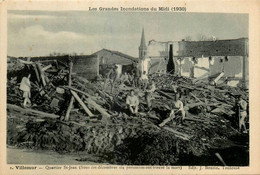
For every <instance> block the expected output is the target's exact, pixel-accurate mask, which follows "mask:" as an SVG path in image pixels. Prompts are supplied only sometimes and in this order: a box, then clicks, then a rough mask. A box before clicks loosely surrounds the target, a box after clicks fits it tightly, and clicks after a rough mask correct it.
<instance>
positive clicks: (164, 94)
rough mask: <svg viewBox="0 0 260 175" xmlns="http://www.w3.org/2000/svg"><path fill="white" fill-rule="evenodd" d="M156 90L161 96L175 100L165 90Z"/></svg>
mask: <svg viewBox="0 0 260 175" xmlns="http://www.w3.org/2000/svg"><path fill="white" fill-rule="evenodd" d="M156 92H159V93H160V94H162V95H163V96H165V97H168V98H170V99H172V100H175V98H174V97H172V96H170V95H168V94H166V93H165V92H162V91H160V90H156Z"/></svg>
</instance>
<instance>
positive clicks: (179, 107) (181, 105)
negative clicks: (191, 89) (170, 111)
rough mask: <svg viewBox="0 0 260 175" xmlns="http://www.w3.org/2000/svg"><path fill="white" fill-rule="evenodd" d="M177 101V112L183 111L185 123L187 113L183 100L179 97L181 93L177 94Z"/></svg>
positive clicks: (182, 118) (182, 115) (182, 120)
mask: <svg viewBox="0 0 260 175" xmlns="http://www.w3.org/2000/svg"><path fill="white" fill-rule="evenodd" d="M176 100H177V101H176V102H175V104H174V105H175V108H176V109H177V111H176V112H175V113H177V112H181V123H182V124H183V123H184V120H185V116H186V113H185V111H184V108H183V102H182V101H181V100H180V99H179V94H177V96H176Z"/></svg>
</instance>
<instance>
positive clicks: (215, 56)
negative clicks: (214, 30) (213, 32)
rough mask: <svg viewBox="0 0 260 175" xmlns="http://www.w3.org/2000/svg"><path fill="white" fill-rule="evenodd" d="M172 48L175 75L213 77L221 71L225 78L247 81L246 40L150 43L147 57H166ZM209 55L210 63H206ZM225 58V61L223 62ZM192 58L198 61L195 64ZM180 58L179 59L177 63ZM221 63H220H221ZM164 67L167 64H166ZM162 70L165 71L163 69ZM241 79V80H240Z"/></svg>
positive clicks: (157, 58)
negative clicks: (226, 57)
mask: <svg viewBox="0 0 260 175" xmlns="http://www.w3.org/2000/svg"><path fill="white" fill-rule="evenodd" d="M171 45H172V47H173V61H174V63H175V66H176V69H175V73H177V74H180V75H182V76H187V77H189V76H194V77H196V78H200V77H205V76H208V77H214V76H216V75H217V74H219V73H220V72H221V71H222V70H224V77H228V78H233V79H243V78H244V79H245V80H246V81H247V80H248V39H247V38H241V39H234V40H216V41H178V42H175V41H169V42H157V41H154V40H152V41H150V42H149V44H148V57H149V58H151V60H152V61H153V58H154V57H156V60H157V61H158V60H159V58H161V59H165V58H166V57H167V59H168V58H169V50H170V49H169V48H170V46H171ZM209 56H211V58H212V60H211V61H210V60H209ZM225 56H228V60H225ZM243 56H245V59H246V60H245V65H244V66H245V75H243ZM192 57H195V58H196V59H197V63H194V61H193V60H192ZM179 58H182V61H181V62H180V60H179ZM221 60H223V62H221ZM166 67H167V64H166ZM162 69H164V68H162ZM243 76H244V77H243Z"/></svg>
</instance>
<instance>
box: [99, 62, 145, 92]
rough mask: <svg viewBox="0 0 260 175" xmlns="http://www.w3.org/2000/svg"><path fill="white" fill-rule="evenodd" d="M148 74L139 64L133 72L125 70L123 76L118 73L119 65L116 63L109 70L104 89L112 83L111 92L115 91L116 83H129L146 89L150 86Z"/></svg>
mask: <svg viewBox="0 0 260 175" xmlns="http://www.w3.org/2000/svg"><path fill="white" fill-rule="evenodd" d="M148 82H149V81H148V75H147V72H146V71H143V72H142V73H141V71H140V69H139V68H138V67H137V65H135V66H134V68H133V69H132V71H131V73H127V72H124V73H123V74H122V75H121V76H119V75H118V71H117V66H116V65H114V66H113V67H112V68H111V69H110V70H109V72H108V73H107V74H106V79H105V83H104V89H106V88H107V85H108V84H110V86H111V89H110V92H111V93H113V89H114V87H115V84H119V86H120V85H121V86H122V85H124V84H125V85H128V86H132V87H138V88H141V87H142V88H143V90H145V89H146V88H147V86H148Z"/></svg>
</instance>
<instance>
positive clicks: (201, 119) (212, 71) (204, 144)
mask: <svg viewBox="0 0 260 175" xmlns="http://www.w3.org/2000/svg"><path fill="white" fill-rule="evenodd" d="M255 4H258V5H259V3H255ZM84 8H85V10H82V9H80V10H75V9H73V8H72V9H66V10H59V9H56V10H53V8H52V10H48V9H44V8H43V9H41V8H37V9H32V8H30V9H22V8H21V9H19V8H16V9H15V8H8V9H6V42H7V43H6V55H5V59H6V60H2V62H5V66H4V67H5V80H6V82H4V84H5V91H4V92H5V99H4V100H3V101H4V103H6V107H5V108H6V109H3V111H6V112H5V113H4V115H3V114H2V113H1V114H2V117H5V118H6V119H5V120H1V126H2V125H3V121H4V122H5V123H4V126H6V127H5V137H4V138H2V139H1V140H2V141H3V142H6V144H5V145H4V147H5V148H4V149H5V154H4V155H5V156H4V158H3V160H5V161H6V166H8V169H9V171H10V172H9V173H10V174H12V170H13V171H14V172H17V171H22V172H23V173H26V172H30V173H32V172H33V171H34V170H35V173H36V171H37V170H43V171H46V170H49V171H48V172H46V173H51V171H52V170H53V171H59V170H60V171H62V170H63V171H64V170H70V172H72V171H73V170H75V171H77V172H78V171H79V170H81V173H84V172H86V173H87V172H88V170H90V169H91V168H90V166H96V168H97V169H102V167H104V169H106V171H107V173H108V172H109V171H110V170H113V169H116V168H117V169H120V168H118V167H122V169H124V170H126V168H128V173H130V172H131V168H133V169H135V170H139V171H142V169H144V170H146V173H148V172H149V171H150V172H151V170H152V169H153V168H154V167H157V168H156V169H157V170H158V169H165V168H166V167H168V168H166V169H168V172H171V173H174V170H181V169H182V168H184V167H188V168H187V170H188V169H189V170H194V171H193V173H194V174H196V173H198V171H199V169H203V170H207V171H211V170H212V171H214V170H215V171H216V170H219V169H221V170H225V169H226V170H229V171H228V173H230V174H233V172H232V170H234V171H235V170H239V169H240V168H250V166H252V162H251V161H250V158H252V156H255V154H253V153H252V142H254V143H255V141H256V140H255V139H252V138H255V136H253V137H252V133H255V131H254V130H252V127H253V126H252V125H254V124H256V122H254V121H256V120H253V121H252V117H257V116H255V114H256V113H255V112H251V109H252V108H251V105H254V104H252V101H251V99H250V97H249V94H250V95H251V94H253V93H254V92H255V91H253V90H252V88H251V84H253V83H255V80H254V79H252V78H250V76H251V75H250V74H251V71H252V70H249V67H250V66H249V60H250V64H251V61H252V60H254V59H258V58H259V55H258V58H256V57H252V55H251V54H249V53H251V52H250V51H251V50H250V48H251V47H252V46H251V43H252V42H251V39H252V38H251V36H252V35H250V31H251V28H250V25H249V24H250V17H252V16H250V13H249V12H248V13H241V12H239V11H238V12H237V13H234V12H232V13H231V12H230V13H229V12H228V11H226V12H225V13H220V12H205V11H201V12H198V11H195V12H193V11H189V9H188V6H186V2H185V3H183V5H182V6H180V5H179V6H175V5H174V3H173V4H171V5H169V4H167V3H166V4H165V5H161V6H158V5H157V6H151V5H149V4H148V5H147V4H146V5H144V3H143V5H135V6H133V5H125V6H124V5H119V6H112V5H111V6H109V5H106V6H102V5H101V4H99V5H88V6H85V7H84ZM234 8H235V6H234ZM187 11H189V12H187ZM257 27H258V29H259V26H257ZM258 39H259V37H258ZM258 41H259V40H258ZM254 44H255V43H254ZM258 48H259V43H258ZM258 72H259V71H258ZM249 75H250V76H249ZM1 76H2V75H1ZM258 78H259V77H258ZM1 94H2V93H1ZM1 98H2V96H1ZM258 101H259V100H258ZM257 122H259V119H258V121H257ZM254 135H255V134H254ZM252 140H253V141H252ZM255 147H257V146H256V145H254V146H253V149H256V148H255ZM258 152H259V151H258ZM38 166H39V167H38ZM149 167H150V168H149ZM160 167H161V168H160ZM169 167H170V168H169ZM84 170H85V171H84ZM66 172H67V173H68V171H66ZM111 172H112V171H111ZM123 172H124V171H123ZM256 172H257V171H256ZM17 173H19V172H17ZM139 173H140V172H139ZM178 173H181V172H180V171H178ZM215 173H216V172H215ZM258 173H260V172H259V171H258ZM217 174H219V173H217ZM249 174H250V173H249Z"/></svg>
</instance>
